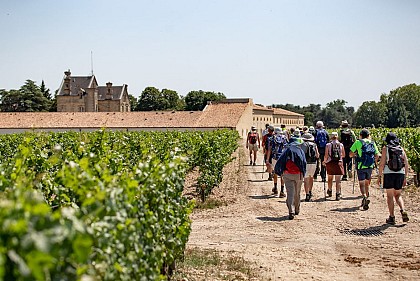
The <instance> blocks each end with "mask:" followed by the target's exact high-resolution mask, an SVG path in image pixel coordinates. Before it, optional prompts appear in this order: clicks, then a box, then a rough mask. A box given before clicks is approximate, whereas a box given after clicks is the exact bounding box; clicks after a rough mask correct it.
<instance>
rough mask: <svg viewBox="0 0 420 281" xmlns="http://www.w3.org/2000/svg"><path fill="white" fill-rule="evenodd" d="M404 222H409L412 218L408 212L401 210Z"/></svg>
mask: <svg viewBox="0 0 420 281" xmlns="http://www.w3.org/2000/svg"><path fill="white" fill-rule="evenodd" d="M400 212H401V216H402V220H403V222H408V221H409V220H410V219H409V218H408V214H407V212H404V211H403V210H400Z"/></svg>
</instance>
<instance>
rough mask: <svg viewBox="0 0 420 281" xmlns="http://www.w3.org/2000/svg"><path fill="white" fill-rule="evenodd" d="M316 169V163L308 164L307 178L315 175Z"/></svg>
mask: <svg viewBox="0 0 420 281" xmlns="http://www.w3.org/2000/svg"><path fill="white" fill-rule="evenodd" d="M315 170H316V163H314V164H306V174H305V178H309V177H313V176H314V174H315Z"/></svg>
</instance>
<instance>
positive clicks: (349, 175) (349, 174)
mask: <svg viewBox="0 0 420 281" xmlns="http://www.w3.org/2000/svg"><path fill="white" fill-rule="evenodd" d="M347 176H348V177H349V178H352V177H353V173H352V172H351V170H348V171H347Z"/></svg>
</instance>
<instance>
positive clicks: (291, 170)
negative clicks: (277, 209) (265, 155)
mask: <svg viewBox="0 0 420 281" xmlns="http://www.w3.org/2000/svg"><path fill="white" fill-rule="evenodd" d="M274 169H275V172H276V174H277V175H279V176H283V179H284V184H285V186H286V193H287V199H286V205H287V208H288V210H289V220H292V219H294V217H295V215H298V214H299V212H300V189H301V187H302V182H303V179H304V177H305V173H306V159H305V154H304V153H303V150H302V148H301V143H300V142H299V141H298V139H297V138H296V137H295V136H292V137H291V138H290V140H289V142H288V143H287V145H286V148H285V149H284V150H283V152H282V153H281V155H280V157H279V159H278V160H277V162H276V166H275V168H274Z"/></svg>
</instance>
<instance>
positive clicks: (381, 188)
mask: <svg viewBox="0 0 420 281" xmlns="http://www.w3.org/2000/svg"><path fill="white" fill-rule="evenodd" d="M375 168H376V174H378V177H379V169H378V167H376V164H375ZM379 189H380V190H381V193H382V198H385V196H384V187H383V186H382V180H381V183H380V184H379Z"/></svg>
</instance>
